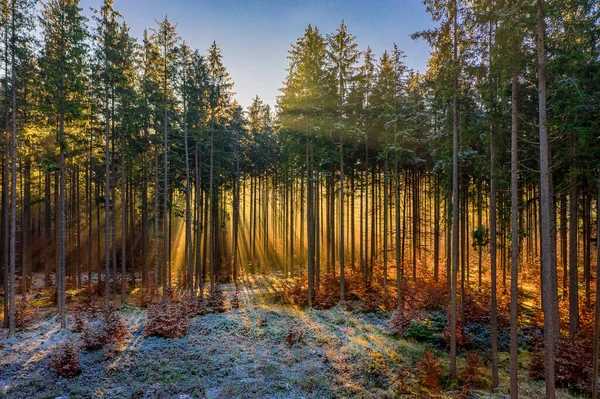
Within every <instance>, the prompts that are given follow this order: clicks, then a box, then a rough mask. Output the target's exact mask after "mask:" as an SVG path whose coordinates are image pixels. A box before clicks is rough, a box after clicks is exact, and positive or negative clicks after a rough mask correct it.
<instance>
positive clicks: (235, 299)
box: [229, 287, 240, 309]
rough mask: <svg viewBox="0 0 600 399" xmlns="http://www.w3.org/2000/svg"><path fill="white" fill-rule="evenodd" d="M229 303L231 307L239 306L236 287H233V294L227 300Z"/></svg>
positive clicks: (237, 307)
mask: <svg viewBox="0 0 600 399" xmlns="http://www.w3.org/2000/svg"><path fill="white" fill-rule="evenodd" d="M229 305H230V306H231V309H239V308H240V293H239V291H238V288H237V287H236V288H235V291H234V292H233V296H232V297H231V300H230V301H229Z"/></svg>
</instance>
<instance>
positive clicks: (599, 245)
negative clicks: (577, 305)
mask: <svg viewBox="0 0 600 399" xmlns="http://www.w3.org/2000/svg"><path fill="white" fill-rule="evenodd" d="M599 172H600V169H599ZM597 190H598V193H597V199H596V210H597V211H596V249H597V254H596V306H595V310H594V348H593V350H592V358H593V361H592V369H593V376H592V399H597V398H598V341H599V338H600V178H599V179H598V187H597Z"/></svg>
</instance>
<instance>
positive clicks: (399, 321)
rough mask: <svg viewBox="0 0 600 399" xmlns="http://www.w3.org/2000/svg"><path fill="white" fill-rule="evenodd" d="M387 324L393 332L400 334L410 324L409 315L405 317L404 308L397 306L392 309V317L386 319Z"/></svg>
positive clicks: (402, 333)
mask: <svg viewBox="0 0 600 399" xmlns="http://www.w3.org/2000/svg"><path fill="white" fill-rule="evenodd" d="M387 325H388V327H389V328H391V329H392V330H394V333H396V334H397V335H399V336H402V335H404V333H405V332H406V330H407V329H408V327H409V326H410V317H406V310H403V309H400V308H397V309H396V310H394V313H393V314H392V318H391V319H389V320H388V321H387Z"/></svg>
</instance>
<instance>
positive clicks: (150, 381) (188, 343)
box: [0, 279, 542, 399]
mask: <svg viewBox="0 0 600 399" xmlns="http://www.w3.org/2000/svg"><path fill="white" fill-rule="evenodd" d="M270 287H272V281H270V280H269V279H259V280H252V281H250V282H247V284H246V285H245V286H244V290H243V291H242V295H241V307H240V309H238V310H229V311H227V312H226V313H222V314H209V315H206V316H199V317H197V318H196V319H194V320H193V325H192V328H191V329H190V330H188V334H187V336H186V337H185V338H182V339H162V338H154V337H151V338H147V339H144V338H143V323H144V317H145V316H144V310H142V309H140V308H137V307H132V306H126V307H124V308H122V309H121V313H122V315H123V317H124V319H125V320H126V321H127V325H128V328H129V332H130V334H129V336H128V337H127V338H126V340H125V342H124V343H123V344H122V345H121V346H120V347H118V348H114V347H113V348H107V349H103V350H99V351H83V352H82V364H81V366H82V373H81V374H80V375H79V376H77V377H75V378H72V379H63V378H59V377H57V376H56V374H55V373H54V371H53V369H52V368H51V366H50V360H49V356H48V355H49V352H50V350H51V349H52V347H53V346H54V345H55V344H56V343H58V342H60V341H61V340H64V339H68V340H74V341H78V340H80V335H79V334H77V333H73V332H70V331H68V330H67V331H60V330H59V329H58V324H59V323H58V320H57V318H56V317H51V316H48V317H46V318H44V319H43V320H41V321H39V322H38V323H36V325H35V326H33V327H32V328H31V329H30V330H28V331H24V332H20V333H19V334H18V335H17V336H16V337H12V338H4V339H2V340H0V397H6V398H57V397H61V398H70V399H74V398H194V399H196V398H388V397H389V398H394V397H399V395H398V392H397V387H398V385H397V383H398V382H397V378H396V372H397V370H398V367H399V365H403V366H405V367H408V368H409V369H414V367H415V365H416V363H417V361H418V360H419V359H420V358H421V357H422V354H423V347H422V346H421V345H420V344H417V343H414V342H408V341H404V340H398V339H397V338H395V337H394V336H393V335H392V334H391V331H390V330H389V328H388V327H387V326H386V324H385V322H386V320H387V319H388V318H389V317H390V315H389V314H387V313H384V312H377V313H372V314H360V313H353V312H348V311H346V310H344V309H342V308H334V309H330V310H326V311H317V310H300V309H296V308H294V307H291V306H279V305H275V304H273V303H270V302H269V301H266V300H265V298H266V297H268V295H265V294H268V291H269V290H271V288H270ZM225 288H226V289H227V288H229V289H230V288H231V287H225ZM226 292H227V291H226ZM290 331H294V332H296V333H294V334H292V338H294V339H293V340H292V341H295V340H296V338H298V334H297V332H298V331H302V334H303V335H302V337H301V339H299V342H297V343H293V345H291V346H290V343H289V340H288V335H289V334H290ZM437 354H438V355H440V356H441V357H443V358H444V355H443V354H441V353H437ZM444 363H446V361H444ZM412 383H413V381H409V384H412ZM540 387H541V385H540ZM527 389H529V391H528V392H527V393H525V392H523V394H524V395H525V396H524V397H542V396H541V392H539V391H537V388H536V387H535V386H534V387H531V386H528V387H527ZM536 391H537V392H536ZM415 395H417V396H419V395H418V394H415V393H413V394H412V395H410V397H415ZM421 397H429V395H426V394H423V395H421ZM495 397H502V396H498V395H496V396H495Z"/></svg>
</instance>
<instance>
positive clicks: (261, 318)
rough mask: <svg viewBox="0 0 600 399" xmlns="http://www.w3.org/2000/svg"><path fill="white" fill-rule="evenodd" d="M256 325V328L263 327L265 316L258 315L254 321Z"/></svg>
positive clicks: (265, 321) (265, 320)
mask: <svg viewBox="0 0 600 399" xmlns="http://www.w3.org/2000/svg"><path fill="white" fill-rule="evenodd" d="M256 326H257V327H258V328H265V327H266V326H267V318H266V317H265V316H260V317H259V318H258V321H257V322H256Z"/></svg>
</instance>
